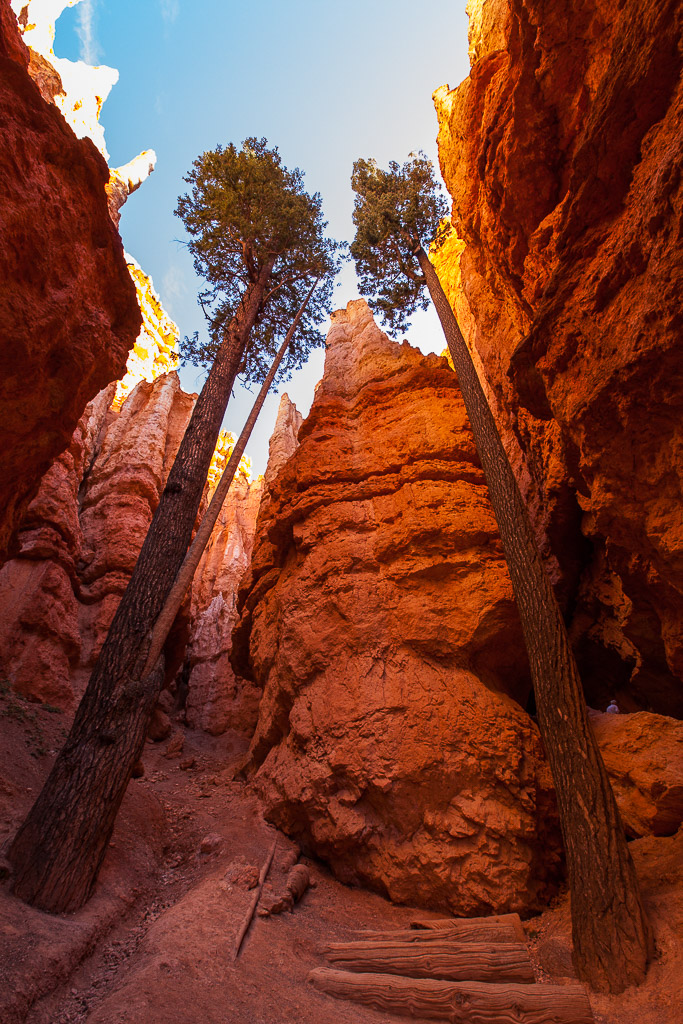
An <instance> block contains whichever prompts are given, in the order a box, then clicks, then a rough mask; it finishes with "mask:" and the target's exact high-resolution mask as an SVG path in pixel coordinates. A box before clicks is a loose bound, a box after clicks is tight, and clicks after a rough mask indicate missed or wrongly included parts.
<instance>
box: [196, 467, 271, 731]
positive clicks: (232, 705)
mask: <svg viewBox="0 0 683 1024" xmlns="http://www.w3.org/2000/svg"><path fill="white" fill-rule="evenodd" d="M262 489H263V482H262V480H260V479H259V480H256V481H254V482H253V483H251V482H250V481H249V480H247V479H245V478H244V477H243V476H242V475H238V476H237V477H236V479H235V480H234V481H233V483H232V484H231V486H230V490H229V492H228V495H227V497H226V499H225V502H224V504H223V507H222V509H221V511H220V515H219V517H218V521H217V523H216V525H215V527H214V529H213V533H212V535H211V540H210V541H209V544H208V546H207V549H206V551H205V552H204V555H203V557H202V560H201V562H200V564H199V566H198V568H197V572H196V574H195V577H194V580H193V583H192V604H191V627H190V638H189V644H188V650H187V654H186V660H185V667H184V671H185V673H186V675H187V686H188V693H187V703H186V718H187V722H188V724H189V725H191V726H192V727H194V728H200V729H204V730H205V731H206V732H209V733H211V734H212V735H219V734H220V733H222V732H225V730H226V729H227V728H230V729H233V730H234V731H235V732H241V733H244V734H245V735H247V736H250V735H251V733H252V732H253V730H254V726H255V725H256V718H257V715H258V702H259V698H260V695H261V691H260V688H259V687H257V686H255V685H254V683H252V682H250V681H247V680H243V679H239V678H237V677H236V676H235V673H234V671H233V669H232V666H231V664H230V661H229V654H230V649H231V643H232V630H233V627H234V625H235V622H236V620H237V611H236V603H237V588H238V586H239V583H240V580H241V578H242V576H243V574H244V572H245V570H246V568H247V566H248V565H249V559H250V556H251V549H252V545H253V543H254V532H255V529H256V516H257V515H258V510H259V504H260V501H261V493H262Z"/></svg>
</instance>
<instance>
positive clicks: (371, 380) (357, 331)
mask: <svg viewBox="0 0 683 1024" xmlns="http://www.w3.org/2000/svg"><path fill="white" fill-rule="evenodd" d="M332 321H333V322H332V327H331V330H330V333H329V335H328V338H327V354H326V361H325V374H324V377H323V379H322V381H321V383H320V384H319V385H318V388H317V390H316V396H315V399H314V402H313V405H312V407H311V412H310V415H309V416H308V418H307V419H306V420H305V421H304V422H303V424H302V426H301V428H300V430H299V431H298V442H299V443H298V447H297V448H296V450H295V451H294V452H293V454H292V455H291V456H290V457H289V458H288V459H287V460H286V461H285V462H284V464H283V465H282V466H281V468H280V470H279V472H278V473H277V475H276V476H275V478H274V479H273V480H272V482H271V484H270V490H269V500H268V501H264V503H263V506H262V512H261V514H260V516H259V521H258V526H257V536H256V542H255V547H254V552H253V556H252V564H251V569H250V572H249V573H248V574H247V576H246V577H245V580H244V582H243V585H242V587H241V589H240V596H239V610H240V612H241V620H240V624H239V626H238V627H237V630H236V632H235V633H234V634H233V643H234V651H233V664H234V667H235V669H236V671H237V672H238V673H240V674H242V675H250V676H251V678H252V679H253V680H254V682H255V683H256V684H257V685H259V686H261V687H262V688H263V697H262V700H261V705H260V711H259V718H258V725H257V728H256V732H255V734H254V737H253V740H252V743H251V748H250V766H251V770H252V771H253V772H255V781H256V784H257V786H258V788H259V791H260V793H261V796H262V798H263V801H264V804H265V809H266V814H267V817H268V818H269V820H271V821H272V822H273V823H275V824H276V825H277V826H278V827H279V828H282V829H283V830H285V831H286V832H287V833H288V834H290V835H292V836H296V837H297V839H298V840H299V841H301V842H302V843H303V845H304V847H305V848H306V849H308V850H309V851H311V852H313V853H315V854H316V855H317V856H320V857H323V858H324V859H325V860H326V861H327V862H328V863H329V864H330V865H331V866H332V868H333V870H334V871H335V873H336V874H337V875H338V877H340V878H341V879H343V880H345V881H348V882H361V883H364V884H366V885H368V886H371V887H372V888H375V889H377V890H379V891H382V892H385V893H386V894H388V895H389V896H390V897H391V898H392V899H395V900H398V901H410V902H413V903H416V902H417V903H420V904H422V905H425V906H431V907H435V908H441V909H444V910H446V909H448V910H451V911H453V912H454V913H459V914H476V913H485V912H490V911H492V910H508V909H515V910H523V909H529V908H531V907H533V906H536V905H537V903H538V901H539V899H540V898H542V897H545V896H547V894H548V892H549V891H550V889H551V887H552V881H553V878H554V876H555V874H556V871H557V866H558V843H557V835H556V832H555V831H554V816H553V813H552V810H551V806H552V800H551V797H550V793H549V787H548V779H547V775H546V772H545V769H544V765H543V761H542V753H541V745H540V740H539V736H538V732H537V729H536V726H535V725H534V723H533V722H532V721H531V719H530V718H529V717H528V715H527V714H526V713H525V712H524V710H523V708H522V707H521V706H520V703H519V702H520V701H521V702H524V700H525V699H526V695H527V692H528V678H527V672H526V662H525V656H524V649H523V644H522V640H521V636H520V630H519V625H518V620H517V616H516V611H515V608H514V604H513V601H512V593H511V586H510V582H509V578H508V575H507V570H506V567H505V563H504V560H503V557H502V554H501V548H500V543H499V539H498V534H497V530H496V524H495V521H494V518H493V513H492V510H491V507H490V505H489V500H488V493H487V489H486V486H485V483H484V478H483V473H482V470H481V468H480V465H479V461H478V458H477V454H476V451H475V448H474V444H473V440H472V434H471V431H470V427H469V424H468V422H467V418H466V415H465V410H464V405H463V402H462V399H461V396H460V392H459V390H458V387H457V382H456V379H455V375H454V374H453V373H452V371H451V370H450V369H449V367H448V365H447V363H446V360H445V359H442V358H440V357H437V356H428V357H425V356H423V355H421V354H420V353H419V352H418V351H417V350H416V349H413V348H411V347H410V346H408V345H407V344H404V345H398V344H395V343H393V342H391V341H390V340H389V339H388V338H387V337H386V335H384V334H383V333H382V332H381V331H380V330H379V329H378V328H377V326H376V325H375V323H374V321H373V319H372V316H371V313H370V310H369V309H368V307H367V305H366V304H365V302H362V301H356V302H351V303H349V305H348V306H347V309H346V310H343V311H340V312H338V313H335V314H334V315H333V318H332Z"/></svg>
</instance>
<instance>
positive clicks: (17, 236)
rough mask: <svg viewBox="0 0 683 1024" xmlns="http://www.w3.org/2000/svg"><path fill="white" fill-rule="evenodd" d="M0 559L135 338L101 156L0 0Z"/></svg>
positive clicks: (135, 311) (136, 321)
mask: <svg viewBox="0 0 683 1024" xmlns="http://www.w3.org/2000/svg"><path fill="white" fill-rule="evenodd" d="M0 11H1V12H2V17H1V18H0V72H1V74H0V81H1V83H2V84H1V85H0V120H1V121H2V124H3V140H2V146H1V147H0V359H1V361H2V366H3V374H2V380H1V381H0V411H1V415H0V423H1V435H0V449H1V454H0V481H1V482H0V508H1V509H2V512H1V514H0V560H4V558H5V557H6V553H7V550H8V546H9V544H10V540H11V538H12V535H13V533H14V531H15V530H16V527H17V525H18V523H19V520H20V518H21V515H22V514H23V512H24V511H25V509H26V507H27V505H28V503H29V501H30V500H31V498H32V497H33V496H34V495H35V494H36V490H37V487H38V484H39V481H40V479H41V478H42V477H43V475H44V474H45V473H46V471H47V470H48V468H49V466H50V464H51V462H52V461H53V460H54V458H55V457H56V456H57V455H58V454H59V453H60V452H62V451H64V450H65V449H66V448H67V446H68V445H69V443H70V439H71V437H72V435H73V433H74V430H75V428H76V425H77V423H78V420H79V418H80V416H81V415H82V413H83V409H84V407H85V405H86V403H87V402H88V401H89V400H90V399H92V398H93V397H94V396H95V395H96V394H97V393H98V391H100V389H101V388H103V387H104V386H105V385H106V384H107V383H108V382H109V381H111V380H116V379H117V378H118V377H120V376H121V375H122V373H123V369H124V365H125V361H126V356H127V354H128V351H129V349H130V348H131V347H132V345H133V343H134V341H135V338H136V337H137V335H138V333H139V329H140V311H139V308H138V305H137V301H136V298H135V288H134V286H133V284H132V282H131V279H130V275H129V274H128V271H127V269H126V263H125V259H124V255H123V247H122V245H121V240H120V238H119V236H118V234H117V232H116V229H115V228H114V225H113V224H112V222H111V219H110V216H109V213H108V209H107V196H106V193H105V185H106V183H107V181H108V177H109V172H108V168H107V166H106V163H105V161H104V159H103V158H102V157H101V156H100V154H99V153H98V152H97V151H96V150H95V149H94V148H93V146H92V145H91V143H90V142H89V141H87V140H79V139H77V138H76V137H75V135H74V133H73V131H72V130H71V128H70V127H69V126H68V125H67V123H66V122H65V120H64V118H63V116H62V114H61V113H60V112H59V110H58V109H57V107H55V106H54V105H53V104H51V103H48V102H46V101H45V99H43V97H42V96H41V93H40V91H39V89H38V86H37V85H36V84H35V82H34V81H33V79H32V78H31V76H30V74H29V70H30V68H29V53H28V50H27V49H26V47H25V46H24V44H23V43H22V41H21V39H20V36H19V32H18V28H17V25H16V20H15V18H14V15H13V13H12V11H11V10H10V9H9V5H8V4H7V0H0Z"/></svg>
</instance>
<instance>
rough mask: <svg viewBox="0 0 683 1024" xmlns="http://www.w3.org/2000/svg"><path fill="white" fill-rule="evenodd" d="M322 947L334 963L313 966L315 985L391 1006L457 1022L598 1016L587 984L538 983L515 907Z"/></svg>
mask: <svg viewBox="0 0 683 1024" xmlns="http://www.w3.org/2000/svg"><path fill="white" fill-rule="evenodd" d="M321 952H322V953H323V954H324V955H325V957H326V958H327V960H328V962H329V963H330V964H331V965H332V966H331V967H319V968H316V969H315V970H314V971H311V973H310V974H309V976H308V980H309V981H310V982H311V984H312V985H314V986H315V988H317V989H320V991H322V992H326V993H328V995H332V996H336V997H337V998H338V999H350V1000H354V1001H355V1002H358V1003H362V1004H364V1005H365V1006H371V1007H373V1008H374V1009H377V1010H382V1011H383V1012H385V1013H392V1014H397V1015H399V1016H402V1017H412V1018H418V1019H420V1020H441V1021H450V1022H451V1024H594V1020H593V1014H592V1013H591V1008H590V1003H589V1001H588V996H587V994H586V990H585V988H584V987H583V985H580V984H576V983H570V984H566V985H546V984H536V982H535V975H534V969H533V965H532V963H531V958H530V956H529V950H528V948H527V945H526V936H525V934H524V928H523V927H522V922H521V920H520V918H519V916H518V915H517V914H504V915H502V916H499V917H480V918H476V917H475V918H451V919H445V920H431V921H428V920H416V921H413V922H412V923H411V927H410V929H409V930H406V931H391V932H374V931H365V932H363V933H362V937H361V938H360V939H359V940H358V941H355V942H335V943H331V944H330V945H328V946H325V947H324V948H323V949H322V951H321Z"/></svg>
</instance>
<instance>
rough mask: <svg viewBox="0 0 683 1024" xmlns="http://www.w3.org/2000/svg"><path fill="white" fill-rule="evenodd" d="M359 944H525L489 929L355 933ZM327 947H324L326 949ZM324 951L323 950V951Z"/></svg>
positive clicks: (503, 930) (502, 931)
mask: <svg viewBox="0 0 683 1024" xmlns="http://www.w3.org/2000/svg"><path fill="white" fill-rule="evenodd" d="M356 935H357V936H358V940H357V941H360V942H407V943H410V945H411V946H412V945H414V944H416V945H420V944H421V943H432V942H443V941H444V940H445V941H447V942H461V943H468V942H473V943H479V944H480V945H492V944H495V945H498V946H502V945H508V944H512V945H519V944H520V943H523V942H525V941H526V940H522V939H520V938H517V937H515V936H514V933H513V932H512V931H511V930H510V929H509V928H507V926H506V927H505V928H501V929H500V931H498V930H496V929H491V930H490V931H488V932H487V933H486V934H485V935H479V934H477V932H476V931H475V932H474V933H472V932H469V931H468V932H465V934H462V933H461V932H459V931H458V930H457V929H456V928H406V929H403V930H395V931H389V932H374V931H359V932H356ZM327 948H329V947H327V946H326V947H325V949H327ZM323 951H324V950H323Z"/></svg>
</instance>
